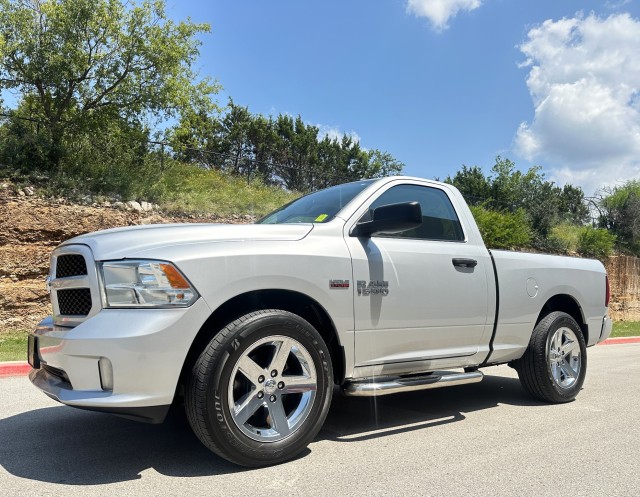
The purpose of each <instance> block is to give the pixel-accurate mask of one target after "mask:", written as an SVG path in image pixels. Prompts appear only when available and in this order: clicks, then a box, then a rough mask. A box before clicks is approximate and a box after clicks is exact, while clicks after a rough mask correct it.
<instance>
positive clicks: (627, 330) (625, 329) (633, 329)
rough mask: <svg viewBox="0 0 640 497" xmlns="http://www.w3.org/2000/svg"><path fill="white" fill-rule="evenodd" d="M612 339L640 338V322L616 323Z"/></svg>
mask: <svg viewBox="0 0 640 497" xmlns="http://www.w3.org/2000/svg"><path fill="white" fill-rule="evenodd" d="M611 336H612V337H640V321H616V322H614V323H613V332H612V333H611Z"/></svg>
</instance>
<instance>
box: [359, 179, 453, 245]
mask: <svg viewBox="0 0 640 497" xmlns="http://www.w3.org/2000/svg"><path fill="white" fill-rule="evenodd" d="M402 202H419V203H420V207H421V209H422V225H421V226H418V227H417V228H414V229H411V230H407V231H403V232H402V233H396V234H389V235H385V234H382V235H378V236H385V237H394V238H419V239H422V240H444V241H454V242H458V241H464V233H463V232H462V226H461V225H460V220H459V219H458V216H457V215H456V212H455V210H454V209H453V205H451V201H450V200H449V197H447V194H446V193H445V192H443V191H442V190H439V189H438V188H430V187H427V186H418V185H399V186H394V187H393V188H390V189H389V190H387V191H386V192H384V193H383V194H382V195H380V196H379V197H378V198H377V199H376V200H375V201H374V202H373V203H372V204H371V206H370V208H369V213H367V214H366V215H365V218H368V219H370V218H371V212H372V211H373V209H375V208H376V207H380V206H382V205H389V204H399V203H402Z"/></svg>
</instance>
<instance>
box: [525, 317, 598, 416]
mask: <svg viewBox="0 0 640 497" xmlns="http://www.w3.org/2000/svg"><path fill="white" fill-rule="evenodd" d="M560 319H564V320H568V321H569V323H570V324H572V325H573V326H572V328H573V331H574V332H575V334H576V336H577V338H578V340H579V341H580V342H581V348H582V351H583V354H582V370H581V372H580V379H579V381H578V382H577V385H576V387H575V388H574V389H572V392H571V393H567V394H564V393H563V394H560V393H559V392H558V391H557V390H556V389H555V388H554V386H553V382H552V380H551V379H550V377H549V372H548V368H547V350H546V344H547V337H548V334H549V330H550V328H551V326H552V325H553V324H554V323H555V322H556V321H558V320H560ZM585 351H586V346H585V344H584V337H583V336H582V331H581V329H580V326H578V324H577V323H576V322H575V320H574V319H573V318H572V317H571V316H569V315H568V314H566V313H564V312H560V311H553V312H550V313H549V314H547V315H546V316H545V317H544V318H542V319H541V320H540V322H539V323H538V324H537V325H536V327H535V328H534V329H533V333H532V334H531V339H530V341H529V346H528V347H527V350H526V351H525V353H524V355H523V356H522V358H520V359H519V360H517V361H515V364H514V366H515V369H516V371H517V372H518V377H519V378H520V382H521V384H522V386H523V387H524V389H525V390H526V391H527V392H528V393H529V394H530V395H532V396H533V397H535V398H537V399H539V400H542V401H544V402H552V403H564V402H571V401H572V400H574V399H575V397H576V395H577V394H578V392H579V391H580V388H581V387H582V383H583V381H584V374H585V370H586V366H587V363H586V353H585Z"/></svg>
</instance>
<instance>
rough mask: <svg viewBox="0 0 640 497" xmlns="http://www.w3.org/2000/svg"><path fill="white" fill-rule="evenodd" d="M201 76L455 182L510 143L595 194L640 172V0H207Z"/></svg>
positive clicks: (175, 8) (524, 164)
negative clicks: (463, 171) (461, 170)
mask: <svg viewBox="0 0 640 497" xmlns="http://www.w3.org/2000/svg"><path fill="white" fill-rule="evenodd" d="M167 8H168V14H169V15H170V16H171V17H172V18H174V19H176V20H181V19H184V18H185V17H187V16H189V17H191V19H192V20H193V21H196V22H207V23H210V24H211V28H212V32H211V33H210V34H208V35H204V36H202V37H201V39H202V46H201V57H200V60H199V61H198V69H199V71H200V73H201V75H208V76H211V77H213V78H215V79H217V80H218V81H219V82H220V83H221V84H222V86H223V87H224V91H223V92H222V93H221V94H220V95H219V96H218V98H219V101H220V103H222V104H224V103H226V99H227V97H228V96H231V97H232V98H233V99H234V101H235V102H236V103H238V104H241V105H247V106H248V107H249V109H250V110H251V111H252V112H254V113H263V114H267V115H268V114H271V115H277V114H278V113H289V114H293V115H298V114H300V115H301V116H302V117H303V119H304V120H305V121H306V122H308V123H311V124H315V125H318V126H319V127H321V129H322V130H323V132H326V133H335V132H339V133H351V134H354V135H355V136H357V137H358V138H359V139H360V143H361V145H362V146H364V147H366V148H378V149H381V150H386V151H388V152H390V153H391V154H393V155H394V156H395V157H396V158H398V159H399V160H401V161H402V162H404V163H405V164H406V167H405V173H407V174H410V175H415V176H421V177H427V178H434V177H440V178H444V177H445V176H447V175H448V174H453V173H455V171H457V170H458V169H459V168H460V167H461V165H462V164H466V165H469V166H471V165H479V166H481V167H483V169H484V170H485V171H487V172H488V170H489V168H490V167H491V166H492V165H493V163H494V158H495V156H496V155H502V156H503V157H508V158H510V159H512V160H514V161H515V162H516V164H517V165H518V167H519V168H520V169H527V168H528V167H530V166H532V165H540V166H542V168H543V170H544V171H545V173H546V175H547V177H548V178H551V179H554V180H556V181H557V182H558V183H560V184H563V183H565V182H570V183H573V184H575V185H580V186H582V187H583V188H584V189H585V193H587V194H591V193H593V190H594V189H595V188H597V187H599V186H602V185H605V184H606V185H612V184H615V183H616V182H619V181H624V180H626V179H630V178H636V177H640V98H638V95H639V94H640V93H639V91H640V0H635V1H628V0H627V1H625V0H612V1H604V2H603V1H599V2H595V1H589V0H536V1H530V0H527V1H525V0H375V1H374V0H339V1H338V0H322V1H316V2H310V1H300V0H272V1H265V0H233V1H231V0H226V1H220V0H195V1H188V2H187V1H185V2H179V1H176V0H168V1H167Z"/></svg>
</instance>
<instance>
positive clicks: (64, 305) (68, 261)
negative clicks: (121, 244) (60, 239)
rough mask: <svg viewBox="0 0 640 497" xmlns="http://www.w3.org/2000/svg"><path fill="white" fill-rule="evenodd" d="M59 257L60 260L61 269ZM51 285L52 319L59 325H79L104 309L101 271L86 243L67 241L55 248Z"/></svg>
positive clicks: (52, 259)
mask: <svg viewBox="0 0 640 497" xmlns="http://www.w3.org/2000/svg"><path fill="white" fill-rule="evenodd" d="M80 257H82V258H83V260H84V267H83V265H82V264H81V261H80ZM58 261H61V264H60V271H59V270H58ZM74 273H80V274H74ZM82 273H85V274H82ZM58 275H61V276H58ZM49 286H50V288H51V305H52V307H53V321H54V323H55V324H56V325H58V326H70V327H73V326H77V325H79V324H81V323H82V322H84V321H86V320H87V319H89V318H90V317H91V316H94V315H95V314H97V313H98V312H99V311H100V309H101V298H100V289H99V286H98V271H97V269H96V264H95V261H94V260H93V254H92V253H91V249H89V247H87V246H86V245H64V246H62V247H58V248H57V249H55V250H54V251H53V254H51V268H50V270H49ZM69 290H72V291H71V292H69ZM65 312H67V314H65Z"/></svg>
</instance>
